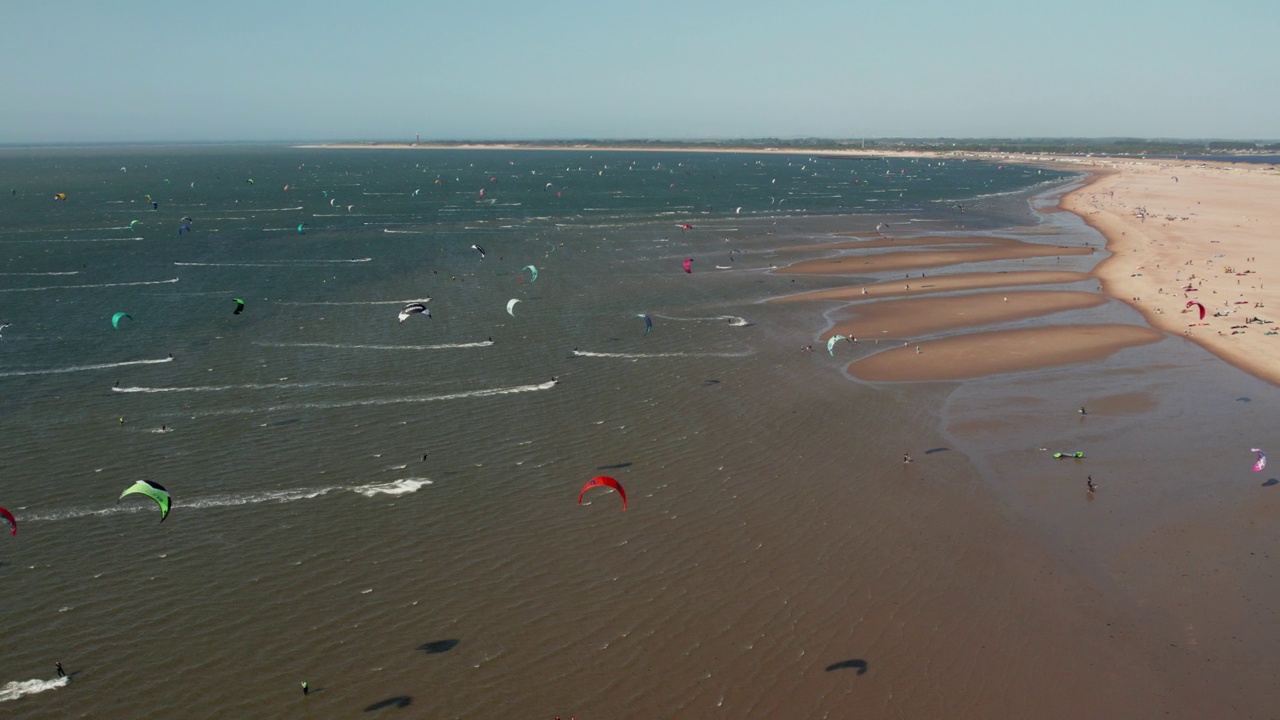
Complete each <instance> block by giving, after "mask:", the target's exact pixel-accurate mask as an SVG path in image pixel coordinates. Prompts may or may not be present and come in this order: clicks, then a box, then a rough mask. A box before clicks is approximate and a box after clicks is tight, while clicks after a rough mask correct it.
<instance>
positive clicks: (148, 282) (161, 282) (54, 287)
mask: <svg viewBox="0 0 1280 720" xmlns="http://www.w3.org/2000/svg"><path fill="white" fill-rule="evenodd" d="M176 282H178V278H170V279H168V280H139V281H137V282H122V283H99V284H96V285H46V286H44V287H31V288H0V292H35V291H37V290H83V289H85V288H109V287H129V286H132V285H168V284H171V283H176Z"/></svg>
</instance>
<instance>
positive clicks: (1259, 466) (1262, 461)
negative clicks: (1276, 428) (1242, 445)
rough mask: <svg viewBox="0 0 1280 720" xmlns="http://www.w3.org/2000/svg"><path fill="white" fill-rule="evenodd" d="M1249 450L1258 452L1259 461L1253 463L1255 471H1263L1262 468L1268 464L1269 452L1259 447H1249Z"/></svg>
mask: <svg viewBox="0 0 1280 720" xmlns="http://www.w3.org/2000/svg"><path fill="white" fill-rule="evenodd" d="M1249 452H1256V453H1258V461H1257V462H1255V463H1254V464H1253V471H1254V472H1262V469H1263V468H1265V467H1266V466H1267V454H1266V453H1264V452H1262V451H1261V450H1259V449H1258V448H1249Z"/></svg>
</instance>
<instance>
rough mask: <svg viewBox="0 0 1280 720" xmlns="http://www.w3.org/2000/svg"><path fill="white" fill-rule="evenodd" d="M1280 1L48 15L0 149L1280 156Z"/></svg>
mask: <svg viewBox="0 0 1280 720" xmlns="http://www.w3.org/2000/svg"><path fill="white" fill-rule="evenodd" d="M1278 33H1280V0H1215V1H1214V2H1210V1H1209V0H1151V1H1147V0H1105V1H1104V0H1077V1H1075V2H1053V3H1042V2H1035V1H1033V0H1016V1H1015V0H965V1H964V2H960V1H957V0H945V1H944V0H931V1H927V2H926V1H924V0H893V1H886V0H875V1H874V2H872V1H870V0H829V1H828V0H820V1H814V2H806V1H805V0H795V2H792V3H788V2H778V1H777V0H770V1H769V2H762V1H757V0H737V1H736V2H730V1H724V2H720V1H708V0H647V1H646V2H639V1H636V2H628V3H619V2H609V0H597V1H596V2H586V1H583V0H518V1H517V0H472V1H471V2H465V3H458V2H453V3H443V2H436V1H434V0H420V1H408V0H404V1H400V0H383V1H381V2H379V1H377V0H371V1H369V2H334V1H329V0H309V1H304V0H276V1H272V0H261V2H248V1H245V0H217V1H211V2H199V3H197V2H188V1H186V0H174V1H173V2H168V1H166V0H151V1H149V2H135V1H133V0H101V1H97V0H94V1H90V0H41V1H39V2H17V1H15V2H10V3H5V5H4V8H3V10H2V11H0V64H2V67H3V71H2V72H0V143H35V142H76V141H84V142H98V141H187V140H321V139H334V140H336V139H383V140H390V139H401V140H404V139H412V138H413V135H414V134H415V133H421V135H422V137H423V139H424V140H426V139H558V138H592V139H619V138H669V139H699V138H739V137H782V138H792V137H805V136H820V137H854V138H856V137H861V136H866V137H885V136H896V137H937V136H949V137H1064V136H1072V137H1104V136H1136V137H1166V138H1173V137H1177V138H1206V137H1209V138H1242V139H1243V138H1249V139H1255V138H1263V139H1276V138H1280V91H1277V87H1280V43H1278V42H1277V38H1278V37H1280V36H1278Z"/></svg>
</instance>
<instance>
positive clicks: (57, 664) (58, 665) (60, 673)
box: [53, 662, 67, 678]
mask: <svg viewBox="0 0 1280 720" xmlns="http://www.w3.org/2000/svg"><path fill="white" fill-rule="evenodd" d="M53 666H54V667H55V668H57V670H58V677H60V678H64V677H66V676H67V671H66V670H63V669H62V663H60V662H55V663H54V664H53Z"/></svg>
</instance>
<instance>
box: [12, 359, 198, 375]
mask: <svg viewBox="0 0 1280 720" xmlns="http://www.w3.org/2000/svg"><path fill="white" fill-rule="evenodd" d="M167 362H173V358H171V357H167V358H159V359H157V360H126V361H124V362H116V363H100V364H98V365H72V366H71V367H64V368H50V369H47V370H0V377H22V376H24V375H57V374H60V373H73V372H86V371H89V370H107V369H109V368H118V367H128V366H130V365H158V364H160V363H167Z"/></svg>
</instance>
